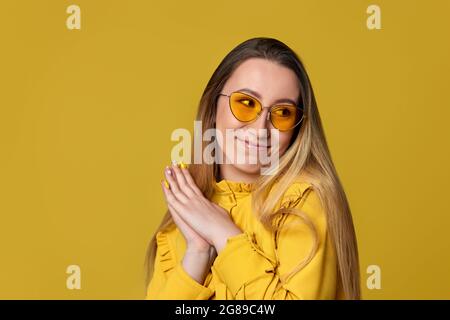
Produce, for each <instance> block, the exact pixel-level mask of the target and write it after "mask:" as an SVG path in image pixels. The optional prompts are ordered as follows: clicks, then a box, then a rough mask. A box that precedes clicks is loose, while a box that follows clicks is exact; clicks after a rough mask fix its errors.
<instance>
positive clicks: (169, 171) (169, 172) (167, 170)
mask: <svg viewBox="0 0 450 320" xmlns="http://www.w3.org/2000/svg"><path fill="white" fill-rule="evenodd" d="M166 172H167V174H170V175H171V174H172V171H171V170H170V168H169V167H168V166H166Z"/></svg>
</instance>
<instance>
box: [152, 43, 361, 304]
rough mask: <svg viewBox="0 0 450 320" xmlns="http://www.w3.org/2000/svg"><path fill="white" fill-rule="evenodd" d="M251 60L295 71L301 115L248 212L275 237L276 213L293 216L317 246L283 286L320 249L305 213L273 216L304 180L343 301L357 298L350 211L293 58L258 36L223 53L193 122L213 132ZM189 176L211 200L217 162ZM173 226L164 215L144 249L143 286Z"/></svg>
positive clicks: (308, 88)
mask: <svg viewBox="0 0 450 320" xmlns="http://www.w3.org/2000/svg"><path fill="white" fill-rule="evenodd" d="M249 58H263V59H267V60H270V61H272V62H275V63H278V64H280V65H283V66H285V67H288V68H289V69H291V70H292V71H294V72H295V74H296V75H297V77H298V80H299V85H300V97H299V99H301V101H302V105H303V108H304V113H305V118H304V120H303V122H302V123H301V125H299V126H297V127H296V128H295V132H294V135H293V138H292V141H291V143H290V146H289V148H288V149H287V150H286V152H285V153H284V154H283V155H282V156H281V157H280V162H279V170H278V171H277V172H276V173H275V174H272V175H261V176H260V177H259V178H258V180H257V181H256V182H255V184H254V186H255V187H254V190H253V191H252V209H253V210H254V212H257V213H258V215H257V216H258V218H259V220H260V221H261V223H262V224H263V225H264V226H266V227H267V228H270V229H271V230H273V231H274V232H277V227H276V226H274V225H273V223H272V222H273V220H274V218H275V217H276V216H278V215H279V214H295V215H297V216H299V217H300V218H301V219H302V220H303V221H304V222H305V223H306V224H307V225H308V226H309V227H310V228H311V230H312V231H313V234H314V235H315V238H316V241H315V243H314V244H313V247H312V249H311V251H310V254H309V256H308V257H306V258H305V260H303V261H302V262H301V263H300V264H299V265H298V266H297V267H296V268H294V269H293V270H292V271H291V272H289V274H287V275H284V276H283V277H282V279H284V281H286V280H287V279H288V278H289V277H291V276H292V275H293V274H294V273H295V272H298V271H299V270H300V269H302V268H303V267H304V266H306V265H307V264H308V263H309V261H310V260H311V259H312V258H313V257H314V254H315V252H316V250H317V247H318V243H317V234H316V231H315V228H314V225H313V224H312V223H311V221H310V220H309V219H308V217H307V216H306V215H305V214H304V213H303V212H301V211H300V212H298V211H297V210H294V209H293V208H283V207H282V208H280V209H279V210H277V211H275V212H274V208H275V206H276V204H277V202H278V201H279V200H280V199H281V197H282V196H283V193H284V192H285V191H286V190H287V188H288V187H289V186H290V185H291V184H292V183H293V182H294V181H296V180H297V179H298V177H299V176H302V177H303V179H304V180H305V181H307V182H310V183H311V184H312V186H313V188H314V189H315V190H316V192H317V195H318V196H319V199H320V201H321V203H322V205H323V208H324V210H325V212H326V217H327V228H328V231H329V233H330V236H331V239H332V242H333V245H334V248H335V251H336V256H337V261H338V270H339V276H338V278H339V279H338V280H339V282H340V285H342V289H343V291H344V294H345V298H346V299H360V298H361V296H360V294H361V293H360V272H359V258H358V248H357V242H356V235H355V230H354V226H353V221H352V215H351V211H350V207H349V204H348V201H347V198H346V195H345V192H344V189H343V187H342V184H341V182H340V180H339V177H338V174H337V172H336V169H335V167H334V164H333V162H332V159H331V155H330V151H329V148H328V145H327V142H326V139H325V134H324V130H323V127H322V123H321V120H320V116H319V111H318V109H317V105H316V100H315V97H314V92H313V89H312V86H311V83H310V80H309V77H308V74H307V73H306V70H305V68H304V66H303V63H302V62H301V60H300V58H299V57H298V56H297V54H296V53H295V52H294V51H292V50H291V49H290V48H289V47H288V46H286V45H285V44H284V43H282V42H280V41H279V40H276V39H273V38H266V37H258V38H252V39H249V40H247V41H244V42H242V43H241V44H239V45H238V46H236V47H235V48H234V49H233V50H232V51H230V52H229V53H228V54H227V56H226V57H225V58H224V59H223V60H222V62H221V63H220V64H219V66H218V67H217V68H216V70H215V71H214V73H213V75H212V76H211V79H210V80H209V82H208V84H207V86H206V88H205V90H204V92H203V95H202V97H201V100H200V103H199V108H198V112H197V116H196V120H198V121H201V124H202V132H205V131H206V130H207V129H210V128H214V127H215V117H216V112H217V97H218V96H219V95H218V94H219V93H220V92H221V90H222V88H223V86H224V84H225V82H226V81H227V80H228V79H229V77H230V76H231V74H232V73H233V71H234V70H235V69H236V68H237V67H238V66H239V65H240V64H241V63H242V62H244V61H245V60H247V59H249ZM205 147H206V142H204V141H203V143H202V152H203V150H204V148H205ZM202 154H203V153H202ZM189 171H190V173H191V175H192V176H193V178H194V181H195V182H196V184H197V186H198V187H199V188H200V190H201V191H202V192H203V194H204V195H205V197H206V198H208V199H211V197H212V195H213V190H214V188H213V186H214V183H215V181H216V180H217V179H218V177H219V166H218V165H217V164H216V163H214V164H206V163H202V164H191V165H190V166H189ZM172 225H174V222H173V219H172V217H171V215H170V212H169V211H167V212H166V214H165V215H164V217H163V219H162V222H161V224H160V225H159V227H158V228H157V230H156V231H155V233H154V234H153V236H152V238H151V240H150V243H149V245H148V247H147V252H146V257H145V263H144V268H145V269H144V272H145V274H146V276H145V285H146V287H147V286H148V284H149V282H150V279H151V277H152V274H153V266H154V260H155V255H156V234H157V233H158V232H159V231H160V230H163V229H166V228H167V227H169V226H172Z"/></svg>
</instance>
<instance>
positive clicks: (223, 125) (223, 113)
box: [216, 103, 241, 134]
mask: <svg viewBox="0 0 450 320" xmlns="http://www.w3.org/2000/svg"><path fill="white" fill-rule="evenodd" d="M240 126H241V123H240V122H239V121H238V120H237V119H236V118H235V117H234V116H233V114H232V113H231V110H230V108H229V107H228V104H226V103H225V104H223V103H220V104H219V105H218V106H217V113H216V128H217V129H219V130H221V131H222V132H223V134H225V130H226V129H234V128H239V127H240Z"/></svg>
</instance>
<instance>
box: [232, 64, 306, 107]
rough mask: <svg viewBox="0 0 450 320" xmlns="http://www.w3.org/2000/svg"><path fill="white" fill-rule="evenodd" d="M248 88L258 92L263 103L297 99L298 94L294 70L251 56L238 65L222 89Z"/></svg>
mask: <svg viewBox="0 0 450 320" xmlns="http://www.w3.org/2000/svg"><path fill="white" fill-rule="evenodd" d="M242 88H249V89H252V90H253V91H256V92H258V93H259V94H260V95H261V97H262V100H263V102H264V103H272V102H273V101H275V100H277V99H284V98H287V99H292V100H294V101H295V100H297V98H298V96H299V94H300V88H299V84H298V78H297V76H296V74H295V73H294V71H292V70H291V69H289V68H287V67H285V66H282V65H279V64H277V63H276V62H273V61H269V60H266V59H261V58H251V59H248V60H246V61H244V62H243V63H241V65H239V66H238V67H237V68H236V70H235V71H234V72H233V74H232V75H231V76H230V78H229V79H228V81H227V82H226V84H225V86H224V91H226V92H227V93H231V92H232V91H235V90H239V89H242Z"/></svg>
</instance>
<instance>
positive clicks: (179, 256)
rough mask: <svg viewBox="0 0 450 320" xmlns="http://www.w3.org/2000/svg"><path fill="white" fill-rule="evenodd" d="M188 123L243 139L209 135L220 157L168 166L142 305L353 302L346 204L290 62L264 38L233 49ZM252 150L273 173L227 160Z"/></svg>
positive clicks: (302, 75) (286, 52)
mask: <svg viewBox="0 0 450 320" xmlns="http://www.w3.org/2000/svg"><path fill="white" fill-rule="evenodd" d="M197 120H198V121H201V125H202V131H203V132H205V131H206V130H208V129H214V130H215V131H216V132H217V133H220V134H221V136H223V137H225V136H226V134H227V130H228V131H230V130H231V131H233V132H240V133H241V135H239V134H236V135H235V136H234V138H233V139H232V140H227V139H217V148H216V149H215V150H214V157H215V159H225V160H227V161H215V162H213V163H206V162H203V163H194V162H193V161H191V164H190V165H189V166H187V165H185V164H183V163H181V164H172V165H170V166H167V167H166V168H165V171H164V180H162V181H161V188H162V191H163V194H164V198H165V201H166V203H167V207H168V211H167V213H166V215H165V216H164V218H163V221H162V223H161V225H160V226H159V228H158V229H157V230H156V232H155V234H154V236H153V238H152V239H151V241H150V244H149V246H148V249H147V255H146V266H145V270H146V272H147V278H146V288H147V295H146V299H190V300H191V299H192V300H193V299H199V300H207V299H217V300H218V299H220V300H229V299H277V300H278V299H281V300H283V299H286V300H287V299H291V300H293V299H360V279H359V261H358V249H357V242H356V237H355V230H354V227H353V222H352V217H351V212H350V208H349V205H348V202H347V199H346V195H345V193H344V190H343V187H342V184H341V182H340V180H339V178H338V175H337V173H336V170H335V167H334V165H333V162H332V159H331V156H330V152H329V149H328V147H327V143H326V140H325V135H324V131H323V128H322V124H321V120H320V116H319V111H318V109H317V106H316V101H315V98H314V93H313V90H312V86H311V83H310V81H309V78H308V75H307V73H306V70H305V68H304V66H303V64H302V62H301V61H300V59H299V58H298V56H297V55H296V54H295V53H294V52H293V51H292V50H291V49H290V48H289V47H288V46H286V45H285V44H283V43H282V42H280V41H278V40H276V39H272V38H253V39H249V40H247V41H245V42H243V43H241V44H239V45H238V46H237V47H236V48H234V49H233V50H232V51H231V52H230V53H229V54H228V55H227V56H226V57H225V58H224V59H223V61H222V62H221V63H220V65H219V66H218V68H217V69H216V70H215V72H214V74H213V75H212V77H211V79H210V81H209V83H208V84H207V86H206V89H205V90H204V93H203V95H202V97H201V100H200V105H199V110H198V113H197ZM274 136H276V138H277V139H276V140H274V139H272V138H273V137H274ZM269 137H270V139H269ZM230 141H231V142H233V143H234V142H236V145H237V149H234V145H233V148H227V145H228V144H230ZM206 147H207V146H206V143H205V142H203V143H202V150H201V151H202V155H203V151H205V150H206ZM230 150H236V151H235V152H231V151H230ZM254 151H258V152H262V151H264V152H266V153H267V154H268V155H272V154H278V156H279V158H278V163H277V166H276V167H275V169H272V171H269V174H267V173H266V174H261V172H262V168H263V167H264V165H263V164H262V161H260V160H261V159H260V158H259V157H258V158H257V159H256V161H253V162H252V161H246V162H242V161H241V162H239V161H236V154H237V155H242V154H244V155H248V157H246V158H247V159H251V158H252V156H254V154H255V152H254ZM258 154H259V153H258ZM218 156H220V157H218ZM253 160H255V159H253Z"/></svg>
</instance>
